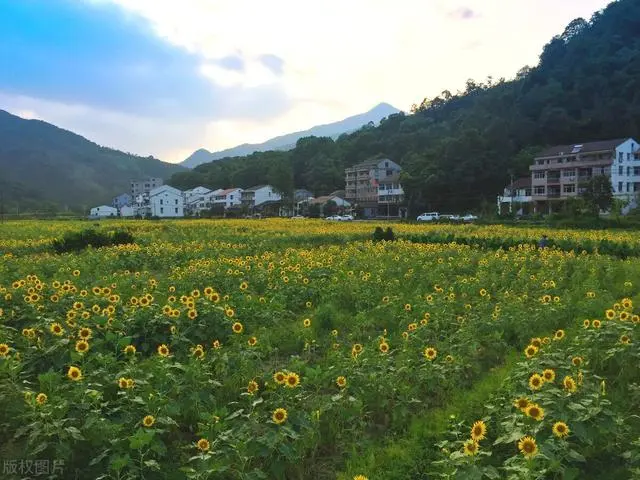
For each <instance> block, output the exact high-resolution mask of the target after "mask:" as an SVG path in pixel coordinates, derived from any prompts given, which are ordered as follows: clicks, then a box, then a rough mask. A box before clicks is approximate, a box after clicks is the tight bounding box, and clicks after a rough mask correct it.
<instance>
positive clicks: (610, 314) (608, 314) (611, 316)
mask: <svg viewBox="0 0 640 480" xmlns="http://www.w3.org/2000/svg"><path fill="white" fill-rule="evenodd" d="M604 316H605V317H606V318H607V320H613V319H614V318H616V312H615V310H613V309H611V308H610V309H608V310H607V311H606V312H604Z"/></svg>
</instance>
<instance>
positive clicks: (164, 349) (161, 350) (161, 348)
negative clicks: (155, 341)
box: [157, 343, 169, 357]
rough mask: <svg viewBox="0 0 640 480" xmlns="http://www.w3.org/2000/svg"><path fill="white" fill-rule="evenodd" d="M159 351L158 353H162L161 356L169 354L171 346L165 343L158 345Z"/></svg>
mask: <svg viewBox="0 0 640 480" xmlns="http://www.w3.org/2000/svg"><path fill="white" fill-rule="evenodd" d="M157 351H158V355H160V356H161V357H168V356H169V347H167V346H166V345H165V344H164V343H163V344H162V345H158V348H157Z"/></svg>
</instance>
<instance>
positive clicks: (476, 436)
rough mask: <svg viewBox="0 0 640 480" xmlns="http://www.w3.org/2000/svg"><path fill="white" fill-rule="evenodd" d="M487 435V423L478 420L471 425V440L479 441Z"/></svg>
mask: <svg viewBox="0 0 640 480" xmlns="http://www.w3.org/2000/svg"><path fill="white" fill-rule="evenodd" d="M486 435H487V425H486V424H485V423H484V422H483V421H482V420H478V421H477V422H476V423H474V424H473V426H472V427H471V440H473V441H475V442H479V441H480V440H483V439H485V438H486Z"/></svg>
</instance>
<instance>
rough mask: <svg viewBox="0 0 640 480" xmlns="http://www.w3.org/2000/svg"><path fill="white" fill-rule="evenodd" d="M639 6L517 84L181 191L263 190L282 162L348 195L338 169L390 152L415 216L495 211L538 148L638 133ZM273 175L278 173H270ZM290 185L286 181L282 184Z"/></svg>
mask: <svg viewBox="0 0 640 480" xmlns="http://www.w3.org/2000/svg"><path fill="white" fill-rule="evenodd" d="M638 31H640V4H639V3H638V2H637V1H636V0H621V1H618V2H614V3H612V4H611V5H609V7H607V9H606V10H604V11H603V12H602V13H598V14H596V15H594V17H593V18H592V19H591V20H589V21H585V20H583V19H576V20H574V21H572V22H571V23H570V24H569V25H568V26H567V28H566V29H565V31H564V32H563V33H562V34H560V35H558V36H556V37H554V38H553V39H552V40H551V41H550V42H549V43H548V44H547V45H546V46H545V47H544V50H543V52H542V54H541V56H540V64H539V65H538V66H535V67H525V68H523V69H521V70H520V72H518V75H517V76H516V78H515V79H514V80H512V81H506V80H504V79H498V80H494V79H492V78H488V79H486V80H485V81H484V82H476V81H473V80H469V81H468V82H467V85H466V87H465V89H464V90H463V91H459V92H456V93H452V92H450V91H444V92H442V94H440V95H439V96H436V97H435V98H431V99H424V100H423V101H422V102H420V103H419V104H418V105H415V106H414V108H413V114H410V115H407V114H404V113H399V114H395V115H391V116H389V117H388V118H386V119H384V120H383V121H382V122H381V124H380V126H378V127H373V126H365V127H363V128H362V129H360V130H358V131H356V132H354V133H352V134H345V135H341V136H340V137H339V138H338V139H337V140H336V141H334V140H332V139H330V138H315V137H308V138H303V139H300V140H299V141H298V142H297V144H296V147H295V148H294V149H293V150H291V151H289V152H265V153H256V154H253V155H250V156H247V157H241V158H234V159H226V160H220V161H215V162H213V163H209V164H205V165H200V166H198V167H196V169H195V170H194V171H192V172H188V173H180V174H176V175H175V176H174V177H173V178H172V180H171V182H172V184H173V185H174V186H177V187H179V188H188V187H193V186H196V185H200V184H203V185H206V186H209V187H210V188H218V187H226V186H229V185H236V186H240V187H248V186H252V185H256V184H261V183H267V182H268V180H269V178H270V177H269V172H270V171H271V172H272V173H273V170H271V165H273V164H279V163H280V162H286V163H287V165H288V168H287V169H284V170H286V175H287V176H288V175H290V172H293V181H294V185H295V186H296V188H307V189H309V190H311V191H312V192H314V193H315V194H316V195H322V194H328V193H330V192H331V191H334V190H338V189H342V188H344V168H345V167H349V166H352V165H354V164H356V163H358V162H362V161H364V160H367V159H370V158H374V157H377V156H379V155H382V156H387V157H388V158H391V159H392V160H394V161H396V162H397V163H399V164H400V165H401V166H402V167H403V169H404V171H403V174H402V179H401V181H402V185H403V187H404V191H405V196H406V200H407V204H408V208H409V211H410V214H411V215H414V214H418V213H420V212H422V211H452V212H463V211H467V210H476V209H477V207H478V206H479V205H482V204H483V201H485V202H487V203H486V204H487V205H489V206H490V207H491V208H492V209H493V208H494V205H495V196H496V194H498V193H499V192H501V191H502V189H503V188H504V186H505V185H507V184H508V182H509V175H510V174H513V175H516V176H518V175H528V174H529V170H528V166H529V165H530V163H531V159H532V158H533V156H534V155H535V153H537V151H539V150H540V148H541V147H544V146H548V145H556V144H564V143H575V142H581V141H589V140H601V139H607V138H620V137H625V136H629V137H640V122H639V121H638V119H639V118H640V117H639V116H638V112H639V111H640V74H639V72H640V37H639V36H638V35H637V32H638ZM271 178H273V177H271ZM287 178H289V177H287Z"/></svg>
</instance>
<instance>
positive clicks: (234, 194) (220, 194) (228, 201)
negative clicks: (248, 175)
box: [213, 188, 242, 210]
mask: <svg viewBox="0 0 640 480" xmlns="http://www.w3.org/2000/svg"><path fill="white" fill-rule="evenodd" d="M241 203H242V189H241V188H227V189H226V190H218V191H216V193H215V196H214V197H213V204H214V205H223V206H224V209H225V210H226V209H227V208H231V207H235V206H237V205H240V204H241Z"/></svg>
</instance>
